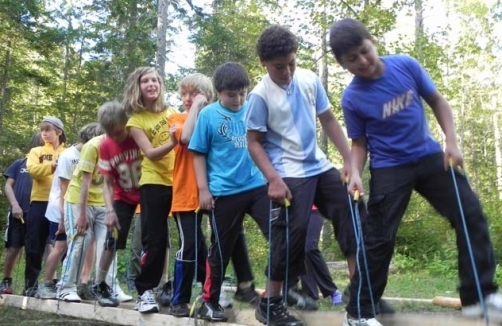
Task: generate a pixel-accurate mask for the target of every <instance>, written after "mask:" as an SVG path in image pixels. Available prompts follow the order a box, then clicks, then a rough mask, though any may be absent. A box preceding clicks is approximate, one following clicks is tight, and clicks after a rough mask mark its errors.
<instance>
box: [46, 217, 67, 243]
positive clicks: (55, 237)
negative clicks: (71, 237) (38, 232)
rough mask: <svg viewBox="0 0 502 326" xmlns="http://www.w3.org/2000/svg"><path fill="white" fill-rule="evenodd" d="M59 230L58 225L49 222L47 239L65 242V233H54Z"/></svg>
mask: <svg viewBox="0 0 502 326" xmlns="http://www.w3.org/2000/svg"><path fill="white" fill-rule="evenodd" d="M58 228H59V223H56V222H52V221H49V239H50V240H51V241H66V233H64V232H63V233H58V234H57V235H56V232H57V230H58Z"/></svg>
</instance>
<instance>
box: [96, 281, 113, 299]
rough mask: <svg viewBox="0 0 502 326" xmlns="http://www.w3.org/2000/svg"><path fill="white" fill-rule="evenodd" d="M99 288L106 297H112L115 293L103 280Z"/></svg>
mask: <svg viewBox="0 0 502 326" xmlns="http://www.w3.org/2000/svg"><path fill="white" fill-rule="evenodd" d="M98 290H99V292H100V293H101V295H102V296H103V297H105V298H110V297H111V296H112V295H113V290H112V288H111V287H110V286H109V285H108V284H106V283H105V282H102V283H101V284H99V285H98Z"/></svg>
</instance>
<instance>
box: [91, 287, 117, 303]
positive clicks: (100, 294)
mask: <svg viewBox="0 0 502 326" xmlns="http://www.w3.org/2000/svg"><path fill="white" fill-rule="evenodd" d="M93 292H94V294H95V295H96V300H97V301H98V304H99V305H100V306H101V307H118V305H119V302H118V300H117V299H116V298H115V297H114V296H113V294H112V290H111V288H110V287H109V286H108V284H106V282H101V283H99V284H96V285H94V286H93Z"/></svg>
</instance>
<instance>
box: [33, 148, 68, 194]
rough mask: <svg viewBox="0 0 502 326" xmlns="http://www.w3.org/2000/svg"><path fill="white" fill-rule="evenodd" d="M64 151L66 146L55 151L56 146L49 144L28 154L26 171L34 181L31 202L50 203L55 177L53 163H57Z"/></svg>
mask: <svg viewBox="0 0 502 326" xmlns="http://www.w3.org/2000/svg"><path fill="white" fill-rule="evenodd" d="M64 149H65V148H64V144H60V145H59V147H58V148H57V149H56V150H54V146H53V145H52V144H49V143H47V144H45V145H44V146H38V147H34V148H32V149H31V150H30V152H29V153H28V156H27V160H26V169H27V170H28V173H29V174H30V176H31V178H32V179H33V185H32V187H31V198H30V201H49V194H50V192H51V186H52V177H53V176H54V172H53V171H52V163H53V162H54V161H57V159H58V158H59V155H60V154H61V152H62V151H63V150H64Z"/></svg>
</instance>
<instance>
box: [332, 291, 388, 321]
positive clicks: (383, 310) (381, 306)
mask: <svg viewBox="0 0 502 326" xmlns="http://www.w3.org/2000/svg"><path fill="white" fill-rule="evenodd" d="M349 301H350V291H349V287H346V288H345V290H344V291H343V294H342V302H343V303H345V304H348V303H349ZM375 310H376V314H377V315H379V314H387V315H392V314H395V313H396V310H395V309H394V307H392V305H391V304H390V303H389V302H388V301H387V300H384V299H380V301H379V302H378V304H377V305H376V307H375Z"/></svg>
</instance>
